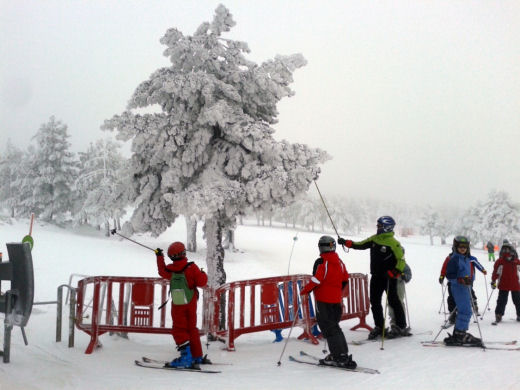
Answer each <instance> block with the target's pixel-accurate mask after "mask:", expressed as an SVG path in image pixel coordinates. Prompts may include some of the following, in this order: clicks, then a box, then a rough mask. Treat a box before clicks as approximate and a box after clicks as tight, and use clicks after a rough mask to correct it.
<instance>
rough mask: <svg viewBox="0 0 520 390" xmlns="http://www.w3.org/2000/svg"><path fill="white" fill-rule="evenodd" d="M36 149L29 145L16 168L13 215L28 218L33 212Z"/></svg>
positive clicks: (36, 173) (36, 172)
mask: <svg viewBox="0 0 520 390" xmlns="http://www.w3.org/2000/svg"><path fill="white" fill-rule="evenodd" d="M35 155H36V149H35V147H34V145H29V147H28V148H27V150H25V151H24V152H23V156H22V160H21V163H20V165H19V166H18V167H17V168H16V179H15V182H14V187H15V188H16V192H17V193H16V204H15V213H16V215H17V216H23V217H28V216H30V215H31V213H33V212H35V204H34V197H33V194H34V182H35V180H36V179H37V176H38V171H37V167H36V165H37V163H36V160H35V159H34V156H35Z"/></svg>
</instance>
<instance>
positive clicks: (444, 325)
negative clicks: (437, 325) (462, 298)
mask: <svg viewBox="0 0 520 390" xmlns="http://www.w3.org/2000/svg"><path fill="white" fill-rule="evenodd" d="M456 310H457V307H456V306H455V309H453V310H452V312H451V313H450V315H449V316H448V318H447V319H446V320H445V321H444V324H443V325H441V329H440V330H439V333H437V335H436V336H435V338H434V339H433V341H432V343H434V342H435V341H436V340H437V337H439V335H440V334H441V332H442V330H443V329H446V326H447V325H448V321H449V320H450V317H451V315H452V314H455V311H456Z"/></svg>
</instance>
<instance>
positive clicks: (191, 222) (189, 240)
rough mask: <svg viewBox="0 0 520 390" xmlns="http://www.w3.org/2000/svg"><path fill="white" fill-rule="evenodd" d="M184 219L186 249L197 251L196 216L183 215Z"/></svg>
mask: <svg viewBox="0 0 520 390" xmlns="http://www.w3.org/2000/svg"><path fill="white" fill-rule="evenodd" d="M185 220H186V250H187V251H188V252H197V218H196V217H194V216H190V217H189V216H185Z"/></svg>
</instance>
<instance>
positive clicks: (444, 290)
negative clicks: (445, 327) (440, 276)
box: [439, 284, 448, 317]
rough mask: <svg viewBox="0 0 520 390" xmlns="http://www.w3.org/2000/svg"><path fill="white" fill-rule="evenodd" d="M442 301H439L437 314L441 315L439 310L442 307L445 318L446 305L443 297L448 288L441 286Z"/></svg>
mask: <svg viewBox="0 0 520 390" xmlns="http://www.w3.org/2000/svg"><path fill="white" fill-rule="evenodd" d="M441 288H442V299H441V306H440V307H439V314H441V309H442V308H443V307H444V317H446V304H445V303H444V297H445V295H446V290H447V289H448V286H447V285H446V286H445V285H444V284H443V285H442V286H441Z"/></svg>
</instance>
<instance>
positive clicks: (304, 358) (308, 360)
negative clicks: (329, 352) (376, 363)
mask: <svg viewBox="0 0 520 390" xmlns="http://www.w3.org/2000/svg"><path fill="white" fill-rule="evenodd" d="M289 360H290V361H291V362H295V363H301V364H310V365H311V366H316V367H329V368H335V369H337V370H343V371H352V372H362V373H364V374H379V373H380V372H379V371H378V370H376V369H373V368H368V367H360V366H357V367H356V368H346V367H338V366H329V365H327V364H321V363H320V362H319V361H320V358H318V357H317V356H314V355H311V354H308V353H307V352H305V351H300V357H299V358H296V357H294V356H289Z"/></svg>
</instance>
